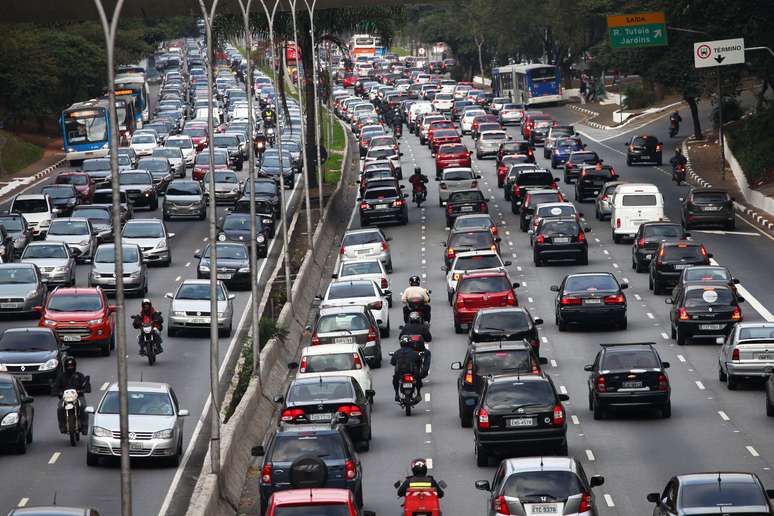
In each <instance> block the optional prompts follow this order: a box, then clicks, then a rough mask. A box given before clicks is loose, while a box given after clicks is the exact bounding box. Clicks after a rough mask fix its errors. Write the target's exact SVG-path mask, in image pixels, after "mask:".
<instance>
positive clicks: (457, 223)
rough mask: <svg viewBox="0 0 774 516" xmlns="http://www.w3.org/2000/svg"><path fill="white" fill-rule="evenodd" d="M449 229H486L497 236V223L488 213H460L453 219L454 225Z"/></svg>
mask: <svg viewBox="0 0 774 516" xmlns="http://www.w3.org/2000/svg"><path fill="white" fill-rule="evenodd" d="M447 229H451V231H463V230H467V229H471V230H475V229H488V230H489V231H491V232H492V234H493V235H494V236H497V233H498V230H497V224H495V221H494V220H493V219H492V215H491V214H489V213H474V214H471V215H460V216H458V217H457V218H455V219H454V225H453V226H452V227H451V228H447Z"/></svg>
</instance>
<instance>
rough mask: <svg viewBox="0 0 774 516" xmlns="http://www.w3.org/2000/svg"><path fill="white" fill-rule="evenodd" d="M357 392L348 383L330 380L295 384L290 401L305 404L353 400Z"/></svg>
mask: <svg viewBox="0 0 774 516" xmlns="http://www.w3.org/2000/svg"><path fill="white" fill-rule="evenodd" d="M354 397H355V391H354V390H353V389H352V384H351V383H350V382H348V381H343V380H334V379H328V381H325V382H302V383H294V384H293V386H292V387H291V388H290V389H289V390H288V401H289V402H291V403H304V402H310V401H321V400H340V399H347V398H349V399H352V398H354Z"/></svg>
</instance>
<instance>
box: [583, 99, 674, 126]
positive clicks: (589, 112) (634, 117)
mask: <svg viewBox="0 0 774 516" xmlns="http://www.w3.org/2000/svg"><path fill="white" fill-rule="evenodd" d="M681 103H682V101H680V102H674V103H672V104H667V105H666V106H661V107H660V108H659V109H657V110H656V111H651V112H650V113H645V112H640V113H636V114H633V115H632V116H630V117H629V118H627V119H626V120H625V121H624V122H623V123H622V124H618V125H604V124H600V123H599V122H592V121H591V120H586V121H584V122H582V123H583V124H585V125H587V126H589V127H593V128H594V129H601V130H603V131H610V130H613V129H621V128H623V127H625V126H626V125H627V124H629V123H630V122H632V121H634V120H637V119H638V118H639V117H641V116H642V115H646V114H647V115H653V114H656V113H661V112H662V111H666V110H667V109H672V108H673V107H675V106H677V105H678V104H681ZM568 107H569V108H570V109H574V110H575V111H580V112H581V113H584V114H586V115H589V116H590V117H591V118H594V117H598V116H599V113H597V112H596V111H592V110H590V109H586V108H582V107H578V106H576V105H574V104H570V105H569V106H568Z"/></svg>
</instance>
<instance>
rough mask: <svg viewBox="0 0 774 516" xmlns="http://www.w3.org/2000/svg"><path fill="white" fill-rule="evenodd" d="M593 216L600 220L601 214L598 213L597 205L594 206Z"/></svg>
mask: <svg viewBox="0 0 774 516" xmlns="http://www.w3.org/2000/svg"><path fill="white" fill-rule="evenodd" d="M594 218H595V219H597V220H602V215H601V214H600V213H599V206H597V207H596V208H594Z"/></svg>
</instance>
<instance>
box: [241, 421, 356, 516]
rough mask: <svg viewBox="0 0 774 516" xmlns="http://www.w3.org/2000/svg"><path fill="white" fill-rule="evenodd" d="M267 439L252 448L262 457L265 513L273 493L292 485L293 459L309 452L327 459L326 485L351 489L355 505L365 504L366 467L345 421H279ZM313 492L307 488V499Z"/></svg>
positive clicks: (261, 467) (260, 486) (260, 491)
mask: <svg viewBox="0 0 774 516" xmlns="http://www.w3.org/2000/svg"><path fill="white" fill-rule="evenodd" d="M266 439H267V440H266V445H265V446H263V445H261V446H256V447H255V448H254V449H253V450H252V451H253V454H254V455H256V456H259V457H263V460H262V462H261V464H260V473H261V475H260V483H259V493H260V505H261V514H266V511H267V510H268V507H269V500H270V498H271V497H272V495H274V494H275V493H277V494H279V493H280V492H281V491H286V490H287V489H288V488H289V487H290V471H291V466H292V464H293V462H295V461H296V460H297V459H299V458H300V457H306V456H313V457H319V458H320V459H322V461H323V462H324V463H325V466H326V469H327V471H328V475H326V481H325V485H324V486H323V487H327V488H331V487H332V488H339V489H347V490H349V491H351V492H352V493H353V496H354V498H355V505H357V506H358V507H362V505H363V469H362V465H361V463H360V459H359V458H358V456H357V452H356V451H355V446H354V445H353V444H352V440H351V439H350V438H349V436H348V435H347V431H346V430H345V429H344V427H343V426H342V425H340V424H327V425H323V424H314V425H313V424H304V425H298V424H280V425H279V427H278V428H277V429H276V430H274V431H272V432H271V433H270V435H269V436H268V437H267V438H266ZM311 492H312V490H308V489H305V490H304V493H305V498H306V500H309V498H308V497H309V494H310V493H311ZM364 516H365V515H364Z"/></svg>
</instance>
